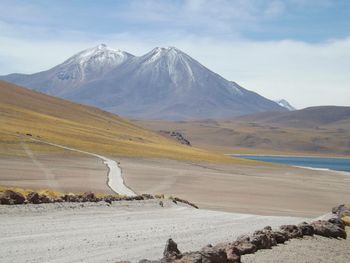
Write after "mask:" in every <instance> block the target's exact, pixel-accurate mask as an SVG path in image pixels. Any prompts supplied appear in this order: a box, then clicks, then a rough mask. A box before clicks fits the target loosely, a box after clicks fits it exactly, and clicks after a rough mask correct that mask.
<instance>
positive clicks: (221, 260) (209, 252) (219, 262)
mask: <svg viewBox="0 0 350 263" xmlns="http://www.w3.org/2000/svg"><path fill="white" fill-rule="evenodd" d="M200 254H201V255H202V263H225V262H227V255H226V251H224V250H223V249H216V248H214V247H212V246H211V245H209V246H206V247H204V248H202V250H201V251H200Z"/></svg>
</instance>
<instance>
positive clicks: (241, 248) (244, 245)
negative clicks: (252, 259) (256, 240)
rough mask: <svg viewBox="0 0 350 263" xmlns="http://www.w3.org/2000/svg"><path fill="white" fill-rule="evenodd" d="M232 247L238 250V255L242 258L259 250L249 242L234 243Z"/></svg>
mask: <svg viewBox="0 0 350 263" xmlns="http://www.w3.org/2000/svg"><path fill="white" fill-rule="evenodd" d="M232 246H234V247H236V248H237V250H238V254H239V255H241V256H242V255H245V254H251V253H254V252H256V251H257V250H258V249H257V247H256V245H254V244H253V243H251V242H248V241H236V242H233V244H232Z"/></svg>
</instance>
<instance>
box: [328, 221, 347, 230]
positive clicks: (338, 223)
mask: <svg viewBox="0 0 350 263" xmlns="http://www.w3.org/2000/svg"><path fill="white" fill-rule="evenodd" d="M328 222H329V223H332V224H334V225H337V226H339V227H340V228H341V229H344V230H345V225H344V222H343V221H342V220H341V219H340V218H331V219H328Z"/></svg>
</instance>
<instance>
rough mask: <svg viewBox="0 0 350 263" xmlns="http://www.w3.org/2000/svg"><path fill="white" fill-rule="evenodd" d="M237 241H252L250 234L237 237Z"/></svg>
mask: <svg viewBox="0 0 350 263" xmlns="http://www.w3.org/2000/svg"><path fill="white" fill-rule="evenodd" d="M237 241H242V242H243V241H250V237H249V236H248V235H241V236H239V237H237Z"/></svg>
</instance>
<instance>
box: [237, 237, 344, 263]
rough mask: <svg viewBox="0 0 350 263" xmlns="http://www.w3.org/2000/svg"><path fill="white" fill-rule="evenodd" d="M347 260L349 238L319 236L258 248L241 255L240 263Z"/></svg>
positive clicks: (326, 262)
mask: <svg viewBox="0 0 350 263" xmlns="http://www.w3.org/2000/svg"><path fill="white" fill-rule="evenodd" d="M348 233H349V231H348ZM348 235H349V234H348ZM349 261H350V239H346V240H342V239H331V238H325V237H321V236H314V237H304V238H303V239H292V240H291V241H288V242H286V244H284V245H278V246H277V247H273V248H272V249H266V250H259V251H258V252H256V253H255V254H250V255H244V256H243V257H242V263H266V262H269V263H280V262H284V263H295V262H298V263H329V262H336V263H348V262H349Z"/></svg>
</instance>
